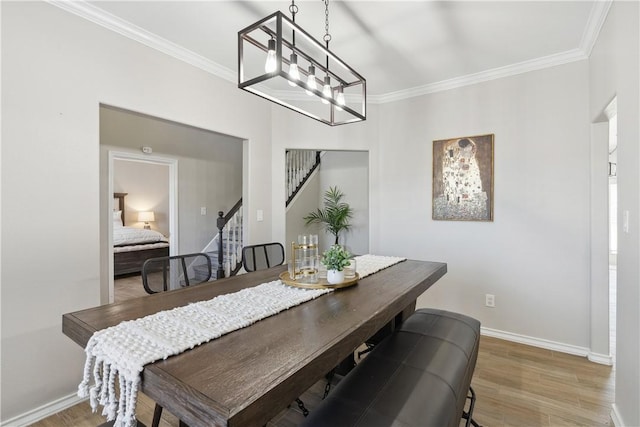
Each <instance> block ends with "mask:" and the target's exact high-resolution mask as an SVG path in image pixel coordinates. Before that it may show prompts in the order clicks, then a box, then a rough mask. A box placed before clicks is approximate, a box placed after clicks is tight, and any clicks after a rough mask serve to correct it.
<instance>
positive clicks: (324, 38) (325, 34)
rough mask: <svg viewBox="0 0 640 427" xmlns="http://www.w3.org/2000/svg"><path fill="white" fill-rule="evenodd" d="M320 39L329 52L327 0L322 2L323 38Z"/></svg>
mask: <svg viewBox="0 0 640 427" xmlns="http://www.w3.org/2000/svg"><path fill="white" fill-rule="evenodd" d="M322 39H323V40H324V41H325V43H326V45H327V50H329V42H330V41H331V34H329V0H324V37H322ZM327 70H329V56H328V55H327Z"/></svg>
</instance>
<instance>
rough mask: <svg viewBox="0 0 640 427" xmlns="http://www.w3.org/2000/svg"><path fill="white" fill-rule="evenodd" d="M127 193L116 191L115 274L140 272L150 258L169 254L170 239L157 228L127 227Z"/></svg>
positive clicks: (114, 217)
mask: <svg viewBox="0 0 640 427" xmlns="http://www.w3.org/2000/svg"><path fill="white" fill-rule="evenodd" d="M126 195H127V193H114V194H113V198H114V211H113V275H114V276H122V275H124V274H133V273H140V271H141V270H142V264H143V263H144V262H145V261H146V260H147V259H149V258H155V257H160V256H169V241H168V239H167V238H166V237H164V236H163V235H162V234H161V233H159V232H157V231H155V230H144V229H141V228H135V227H127V226H126V225H125V220H124V219H125V203H124V199H125V196H126Z"/></svg>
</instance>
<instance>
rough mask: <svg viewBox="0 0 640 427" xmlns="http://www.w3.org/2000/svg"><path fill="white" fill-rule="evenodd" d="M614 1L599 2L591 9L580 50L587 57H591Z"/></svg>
mask: <svg viewBox="0 0 640 427" xmlns="http://www.w3.org/2000/svg"><path fill="white" fill-rule="evenodd" d="M612 3H613V0H598V1H596V2H594V3H593V7H592V8H591V14H590V15H589V20H588V21H587V26H586V27H585V29H584V33H583V34H582V40H580V49H581V50H582V51H583V52H584V53H585V54H586V55H587V56H590V55H591V50H592V49H593V46H594V45H595V44H596V41H597V40H598V36H599V35H600V30H601V29H602V26H603V25H604V21H605V19H607V15H608V14H609V9H610V8H611V4H612Z"/></svg>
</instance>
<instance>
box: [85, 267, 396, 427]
mask: <svg viewBox="0 0 640 427" xmlns="http://www.w3.org/2000/svg"><path fill="white" fill-rule="evenodd" d="M405 259H406V258H400V257H383V256H376V255H362V256H359V257H356V268H357V271H358V274H359V275H360V277H361V278H363V277H366V276H368V275H371V274H373V273H375V272H377V271H380V270H382V269H384V268H387V267H390V266H392V265H394V264H397V263H398V262H401V261H404V260H405ZM331 291H332V289H300V288H294V287H290V286H287V285H284V284H282V282H281V281H280V280H276V281H273V282H269V283H263V284H261V285H258V286H255V287H252V288H246V289H242V290H240V291H238V292H235V293H232V294H226V295H220V296H217V297H215V298H213V299H211V300H208V301H200V302H197V303H192V304H189V305H186V306H184V307H177V308H174V309H172V310H167V311H161V312H158V313H155V314H152V315H149V316H145V317H142V318H140V319H136V320H129V321H124V322H121V323H120V324H118V325H116V326H112V327H110V328H106V329H103V330H100V331H97V332H95V333H94V334H93V335H92V336H91V338H90V339H89V342H88V343H87V347H86V348H85V353H86V355H87V358H86V362H85V366H84V372H83V378H82V382H81V383H80V385H79V386H78V396H79V397H87V396H88V397H89V402H90V405H91V409H92V410H93V412H96V411H97V409H98V406H99V405H100V406H102V407H103V410H102V415H103V416H105V417H106V418H107V420H108V421H114V427H133V426H135V425H136V422H137V421H136V403H137V398H138V391H139V388H140V382H141V375H140V373H141V372H142V370H143V369H144V365H146V364H148V363H152V362H155V361H157V360H160V359H166V358H167V357H169V356H173V355H176V354H179V353H181V352H183V351H185V350H187V349H190V348H194V347H196V346H198V345H200V344H203V343H205V342H207V341H211V340H213V339H216V338H218V337H220V336H222V335H224V334H227V333H229V332H232V331H234V330H236V329H241V328H244V327H246V326H249V325H251V324H253V323H255V322H257V321H259V320H261V319H264V318H266V317H269V316H272V315H274V314H277V313H279V312H280V311H283V310H286V309H289V308H291V307H293V306H296V305H299V304H301V303H303V302H306V301H309V300H312V299H315V298H317V297H319V296H321V295H323V294H326V293H328V292H331ZM116 379H117V381H118V386H119V387H118V390H116Z"/></svg>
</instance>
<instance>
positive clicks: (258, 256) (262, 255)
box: [242, 242, 284, 272]
mask: <svg viewBox="0 0 640 427" xmlns="http://www.w3.org/2000/svg"><path fill="white" fill-rule="evenodd" d="M282 264H284V246H282V244H280V243H278V242H273V243H261V244H259V245H251V246H245V247H244V248H242V266H243V267H244V269H245V271H247V272H252V271H257V270H263V269H265V268H271V267H275V266H276V265H282Z"/></svg>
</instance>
